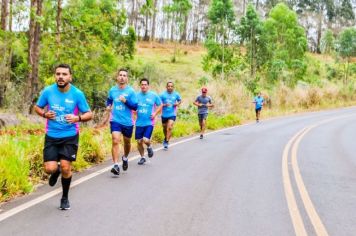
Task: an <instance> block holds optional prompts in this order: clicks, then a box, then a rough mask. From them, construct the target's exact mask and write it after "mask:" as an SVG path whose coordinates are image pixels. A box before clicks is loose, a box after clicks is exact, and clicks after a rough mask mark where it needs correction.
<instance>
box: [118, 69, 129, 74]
mask: <svg viewBox="0 0 356 236" xmlns="http://www.w3.org/2000/svg"><path fill="white" fill-rule="evenodd" d="M121 71H125V72H126V73H127V74H128V73H129V70H128V69H126V68H120V69H119V70H118V71H117V74H119V73H120V72H121Z"/></svg>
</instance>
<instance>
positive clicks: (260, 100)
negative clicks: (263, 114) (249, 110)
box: [254, 96, 264, 109]
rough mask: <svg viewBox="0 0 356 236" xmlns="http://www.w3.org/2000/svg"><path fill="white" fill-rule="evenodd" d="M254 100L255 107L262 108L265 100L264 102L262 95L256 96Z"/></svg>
mask: <svg viewBox="0 0 356 236" xmlns="http://www.w3.org/2000/svg"><path fill="white" fill-rule="evenodd" d="M254 101H255V108H256V109H260V108H262V105H263V102H264V99H263V97H262V96H256V97H255V99H254Z"/></svg>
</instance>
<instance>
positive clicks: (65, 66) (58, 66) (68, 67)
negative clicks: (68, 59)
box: [54, 64, 72, 74]
mask: <svg viewBox="0 0 356 236" xmlns="http://www.w3.org/2000/svg"><path fill="white" fill-rule="evenodd" d="M58 68H66V69H68V70H69V73H70V74H72V68H70V65H68V64H59V65H57V66H56V67H55V68H54V73H56V70H57V69H58Z"/></svg>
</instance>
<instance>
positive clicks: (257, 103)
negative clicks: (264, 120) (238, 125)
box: [252, 92, 265, 123]
mask: <svg viewBox="0 0 356 236" xmlns="http://www.w3.org/2000/svg"><path fill="white" fill-rule="evenodd" d="M264 102H265V100H264V99H263V97H262V96H261V92H259V93H258V94H257V96H256V97H255V98H254V100H253V102H252V103H255V111H256V122H257V123H258V122H259V121H260V114H261V110H262V107H263V104H264Z"/></svg>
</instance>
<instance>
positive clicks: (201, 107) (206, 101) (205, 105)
mask: <svg viewBox="0 0 356 236" xmlns="http://www.w3.org/2000/svg"><path fill="white" fill-rule="evenodd" d="M207 93H208V89H207V88H205V87H203V88H202V89H201V95H199V96H198V97H197V98H196V99H195V101H194V103H193V104H194V105H195V106H197V107H198V119H199V126H200V139H203V136H204V132H205V128H206V118H207V117H208V113H209V108H212V107H214V104H213V103H212V100H211V97H210V96H208V95H207Z"/></svg>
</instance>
